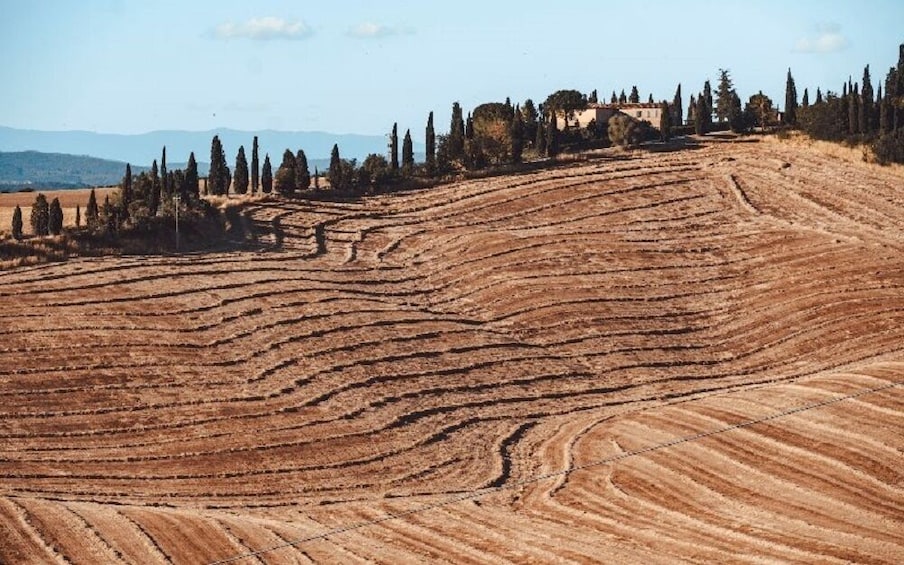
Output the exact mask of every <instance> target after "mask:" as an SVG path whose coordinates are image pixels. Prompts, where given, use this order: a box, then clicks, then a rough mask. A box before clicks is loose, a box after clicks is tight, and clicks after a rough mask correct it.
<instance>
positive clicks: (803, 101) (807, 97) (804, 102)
mask: <svg viewBox="0 0 904 565" xmlns="http://www.w3.org/2000/svg"><path fill="white" fill-rule="evenodd" d="M800 107H801V108H809V107H810V93H809V92H807V89H806V88H805V89H804V96H803V98H801V99H800Z"/></svg>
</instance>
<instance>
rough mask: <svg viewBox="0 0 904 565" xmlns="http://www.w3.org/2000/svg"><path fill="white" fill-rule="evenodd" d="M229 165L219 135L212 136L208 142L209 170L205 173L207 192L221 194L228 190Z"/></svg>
mask: <svg viewBox="0 0 904 565" xmlns="http://www.w3.org/2000/svg"><path fill="white" fill-rule="evenodd" d="M229 177H230V174H229V167H228V166H227V165H226V152H225V151H224V150H223V144H222V143H220V137H219V136H217V135H215V136H213V141H211V144H210V172H209V173H208V175H207V193H209V194H213V195H215V196H222V195H224V194H226V193H227V192H228V191H229Z"/></svg>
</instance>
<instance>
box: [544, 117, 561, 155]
mask: <svg viewBox="0 0 904 565" xmlns="http://www.w3.org/2000/svg"><path fill="white" fill-rule="evenodd" d="M558 154H559V124H558V121H557V118H556V112H550V113H549V122H548V123H547V127H546V155H547V156H548V157H555V156H556V155H558Z"/></svg>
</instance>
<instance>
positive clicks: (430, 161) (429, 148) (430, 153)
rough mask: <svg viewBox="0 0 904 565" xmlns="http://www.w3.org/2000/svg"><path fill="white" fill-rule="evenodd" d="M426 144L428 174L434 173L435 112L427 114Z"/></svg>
mask: <svg viewBox="0 0 904 565" xmlns="http://www.w3.org/2000/svg"><path fill="white" fill-rule="evenodd" d="M424 145H425V149H426V152H427V155H426V157H425V164H426V168H427V174H428V175H433V173H435V172H436V132H435V131H434V129H433V112H430V115H429V116H427V129H426V131H425V132H424Z"/></svg>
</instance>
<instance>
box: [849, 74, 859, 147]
mask: <svg viewBox="0 0 904 565" xmlns="http://www.w3.org/2000/svg"><path fill="white" fill-rule="evenodd" d="M848 98H849V100H848V132H850V134H851V135H859V134H860V92H859V86H858V85H857V84H856V83H855V84H854V89H853V90H851V91H850V92H849V93H848Z"/></svg>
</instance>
